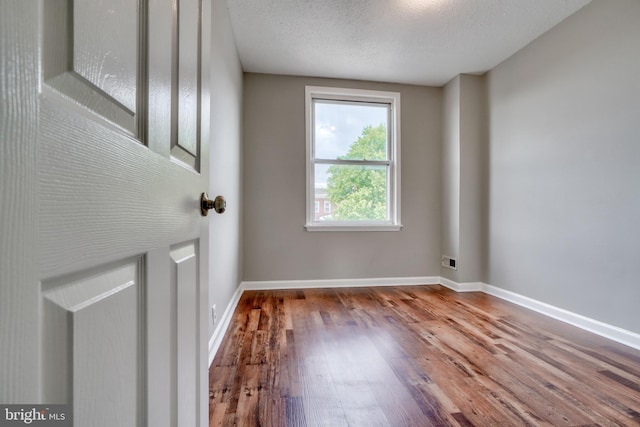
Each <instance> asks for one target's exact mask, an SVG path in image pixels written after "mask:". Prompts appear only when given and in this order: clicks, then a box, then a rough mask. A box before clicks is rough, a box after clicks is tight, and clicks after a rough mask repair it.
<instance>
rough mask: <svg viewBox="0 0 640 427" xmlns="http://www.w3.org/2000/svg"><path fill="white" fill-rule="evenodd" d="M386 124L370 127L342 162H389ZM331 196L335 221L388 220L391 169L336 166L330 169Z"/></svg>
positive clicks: (355, 142)
mask: <svg viewBox="0 0 640 427" xmlns="http://www.w3.org/2000/svg"><path fill="white" fill-rule="evenodd" d="M386 139H387V130H386V127H385V126H384V124H380V125H379V126H377V127H373V126H367V127H365V128H364V129H363V130H362V135H361V136H360V137H358V139H357V140H356V141H354V142H353V143H352V144H351V147H349V151H348V152H347V154H346V155H345V156H340V157H338V158H339V159H341V160H364V159H366V160H386V158H387V144H386ZM328 173H329V179H328V180H327V194H328V196H329V200H331V203H332V204H333V206H334V210H333V212H332V219H333V220H335V221H376V220H378V221H379V220H385V219H387V168H386V166H373V165H333V166H331V167H329V169H328Z"/></svg>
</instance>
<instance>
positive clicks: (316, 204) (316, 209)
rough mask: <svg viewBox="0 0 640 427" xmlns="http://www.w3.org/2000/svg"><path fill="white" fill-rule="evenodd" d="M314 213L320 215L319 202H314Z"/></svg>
mask: <svg viewBox="0 0 640 427" xmlns="http://www.w3.org/2000/svg"><path fill="white" fill-rule="evenodd" d="M315 213H320V202H319V201H317V200H316V202H315Z"/></svg>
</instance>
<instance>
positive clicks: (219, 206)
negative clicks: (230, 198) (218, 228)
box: [200, 193, 227, 216]
mask: <svg viewBox="0 0 640 427" xmlns="http://www.w3.org/2000/svg"><path fill="white" fill-rule="evenodd" d="M209 209H213V210H214V211H216V213H219V214H221V213H224V211H225V210H226V209H227V201H226V200H225V199H224V197H222V196H216V198H215V199H213V200H209V196H208V195H207V193H202V195H201V196H200V212H202V216H207V214H208V213H209Z"/></svg>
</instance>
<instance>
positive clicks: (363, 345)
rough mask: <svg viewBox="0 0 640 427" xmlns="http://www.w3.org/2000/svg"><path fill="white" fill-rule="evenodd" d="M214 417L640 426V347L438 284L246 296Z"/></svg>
mask: <svg viewBox="0 0 640 427" xmlns="http://www.w3.org/2000/svg"><path fill="white" fill-rule="evenodd" d="M209 378H210V379H209V381H210V385H209V389H210V392H209V395H210V404H209V405H210V406H209V408H210V409H209V414H210V426H232V425H239V426H331V427H334V426H367V427H369V426H392V427H399V426H411V427H415V426H634V425H640V351H637V350H633V349H631V348H628V347H625V346H623V345H620V344H617V343H614V342H612V341H609V340H606V339H604V338H601V337H598V336H596V335H593V334H590V333H588V332H585V331H582V330H580V329H577V328H574V327H572V326H569V325H566V324H564V323H562V322H559V321H555V320H553V319H549V318H547V317H545V316H542V315H539V314H537V313H535V312H532V311H529V310H526V309H523V308H521V307H518V306H516V305H513V304H510V303H508V302H505V301H502V300H500V299H497V298H494V297H491V296H489V295H485V294H482V293H466V294H462V293H460V294H459V293H455V292H452V291H450V290H448V289H446V288H443V287H441V286H438V285H435V286H415V287H414V286H412V287H390V288H387V287H376V288H347V289H344V288H343V289H312V290H287V291H252V292H245V293H244V294H243V296H242V299H241V300H240V302H239V304H238V307H237V309H236V312H235V314H234V316H233V320H232V323H231V324H230V326H229V329H228V330H227V334H226V335H225V338H224V340H223V342H222V345H221V348H220V350H219V351H218V354H217V355H216V357H215V359H214V361H213V364H212V365H211V368H210V371H209Z"/></svg>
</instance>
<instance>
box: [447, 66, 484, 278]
mask: <svg viewBox="0 0 640 427" xmlns="http://www.w3.org/2000/svg"><path fill="white" fill-rule="evenodd" d="M485 87H486V84H485V77H484V76H471V75H466V74H462V75H458V76H456V77H455V78H454V79H452V80H451V81H450V82H449V83H447V84H446V85H445V86H444V91H443V92H444V95H443V98H444V103H443V116H444V120H443V126H444V127H443V138H442V199H441V204H442V206H441V208H442V233H441V243H440V244H441V249H442V254H443V255H448V256H451V257H454V258H456V259H457V267H458V268H457V270H451V269H449V268H445V267H441V268H440V274H441V275H442V276H443V277H446V278H448V279H451V280H454V281H456V282H459V283H468V282H479V281H480V280H481V279H482V277H483V276H484V261H485V258H484V254H485V252H486V251H485V247H486V239H485V224H486V218H485V212H486V209H485V197H486V189H485V181H486V171H485V166H486V141H487V119H486V110H487V106H486V89H485Z"/></svg>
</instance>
